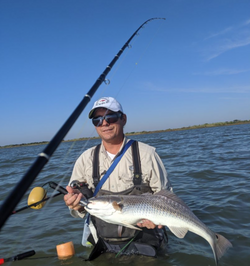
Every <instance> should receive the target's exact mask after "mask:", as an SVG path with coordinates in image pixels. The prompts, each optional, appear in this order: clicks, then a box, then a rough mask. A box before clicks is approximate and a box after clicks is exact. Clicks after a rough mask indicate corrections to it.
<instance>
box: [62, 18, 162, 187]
mask: <svg viewBox="0 0 250 266" xmlns="http://www.w3.org/2000/svg"><path fill="white" fill-rule="evenodd" d="M162 26H163V24H162V23H161V24H160V25H159V26H158V29H157V30H155V33H154V35H153V36H152V37H151V38H150V39H149V41H147V46H146V48H145V49H144V50H142V52H141V53H140V55H139V57H138V58H139V59H138V60H137V61H136V63H135V64H134V66H133V67H132V69H131V71H130V72H129V74H128V75H127V77H126V78H125V80H124V81H123V83H122V84H121V85H120V88H118V90H117V93H116V94H115V96H116V97H117V96H118V95H119V94H120V92H121V90H122V89H123V88H124V87H125V84H126V83H127V82H128V80H129V79H130V77H131V75H132V73H133V72H134V71H135V68H136V67H137V66H138V63H139V62H140V61H141V60H142V58H143V57H144V55H145V53H146V52H147V50H148V49H149V47H150V46H151V45H152V43H153V40H155V39H156V36H157V35H158V34H159V31H160V29H161V27H162ZM142 29H144V26H143V28H142ZM139 35H140V34H139V33H137V34H136V38H134V39H133V40H132V43H131V45H130V44H129V46H131V47H133V45H135V44H136V42H137V41H138V36H139ZM130 49H132V48H130ZM128 54H129V50H127V51H126V52H125V55H124V56H123V58H122V59H121V61H120V62H119V63H118V65H117V66H116V67H115V69H114V70H113V74H112V75H111V77H110V79H109V80H110V81H112V80H113V78H114V77H115V76H116V74H117V71H118V70H119V69H120V67H121V65H122V64H123V63H124V61H125V60H126V58H127V56H128ZM108 85H109V83H108V84H106V86H104V87H103V88H102V89H101V90H100V93H98V94H100V95H104V93H105V91H106V90H107V86H108ZM88 120H89V119H88V118H87V117H86V118H85V119H84V121H83V124H82V127H81V128H80V130H79V133H78V137H77V138H76V140H74V141H73V143H72V145H71V147H70V148H69V151H68V153H67V154H69V153H70V151H71V150H72V149H73V147H74V146H75V144H76V141H78V139H79V138H81V137H80V136H81V135H82V133H83V131H84V129H85V127H86V125H87V121H88ZM95 132H96V131H95V129H93V131H92V133H91V134H90V135H91V136H93V135H94V133H95ZM91 136H90V137H88V139H87V140H86V142H85V145H84V146H83V147H82V149H81V151H80V152H79V154H78V155H76V156H75V158H78V157H79V156H80V155H81V154H82V152H83V151H84V150H85V147H86V146H87V145H88V143H89V141H90V139H93V137H91ZM67 154H66V156H65V158H67ZM70 169H72V168H71V167H70ZM64 179H65V177H64V178H63V180H62V182H63V181H64ZM62 182H60V183H59V185H60V184H61V183H62Z"/></svg>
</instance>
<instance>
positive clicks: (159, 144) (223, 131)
mask: <svg viewBox="0 0 250 266" xmlns="http://www.w3.org/2000/svg"><path fill="white" fill-rule="evenodd" d="M129 138H132V139H136V140H138V141H142V142H145V143H147V144H149V145H151V146H154V147H156V150H157V152H158V154H159V155H160V157H161V159H162V161H163V163H164V165H165V167H166V169H167V172H168V177H169V179H170V180H171V183H172V186H173V188H174V192H175V193H176V194H177V195H178V196H179V197H180V198H182V199H183V200H184V201H185V202H186V203H187V205H188V206H189V207H190V208H191V209H192V211H193V212H194V213H195V215H196V216H197V217H198V218H199V219H200V220H201V221H202V222H204V223H205V224H206V225H207V226H208V227H209V228H210V229H211V230H213V231H215V232H217V233H219V234H222V235H223V236H225V237H226V238H227V239H228V240H230V241H231V243H232V244H233V248H231V249H229V250H228V251H227V253H226V254H225V255H224V257H222V259H221V260H220V265H227V266H248V265H250V124H245V125H233V126H224V127H214V128H203V129H192V130H185V131H174V132H163V133H152V134H145V135H137V136H133V137H129ZM99 142H100V140H99V139H95V140H89V141H76V142H64V143H62V144H61V145H60V146H59V148H58V149H57V150H56V152H55V153H54V155H53V156H52V158H51V159H50V161H49V162H48V164H47V165H46V166H45V168H44V169H43V170H42V172H41V173H40V174H39V176H38V177H37V178H36V180H35V181H34V182H33V184H32V186H31V187H30V189H29V190H28V191H27V193H26V194H25V196H24V197H23V199H22V200H21V202H20V203H19V204H18V206H17V208H16V209H19V208H21V207H23V206H26V205H27V199H28V195H29V193H30V191H31V189H32V188H34V187H37V186H43V185H44V184H45V183H47V182H49V181H54V182H56V183H60V185H61V186H64V187H65V186H66V185H67V183H68V180H69V178H70V175H71V171H72V168H73V165H74V162H75V160H76V159H77V158H78V156H79V155H80V154H81V153H82V152H83V151H84V150H86V149H88V148H89V147H92V146H94V145H96V144H98V143H99ZM44 148H45V145H37V146H23V147H15V148H4V149H0V182H1V190H0V203H2V202H3V200H4V199H5V198H6V197H7V195H8V194H9V193H10V192H11V190H12V189H13V187H14V186H15V185H16V183H17V182H18V181H19V180H20V179H21V178H22V176H23V175H24V174H25V173H26V171H27V170H28V168H29V167H30V166H31V165H32V163H33V162H34V160H35V159H36V157H37V155H38V154H39V153H40V152H42V150H43V149H44ZM46 188H48V186H46ZM52 193H53V190H52V189H50V188H48V195H51V194H52ZM82 228H83V220H82V219H75V218H73V217H71V216H70V214H69V211H68V208H67V207H66V206H65V204H64V201H63V196H62V195H61V196H58V197H55V198H54V199H52V200H51V201H49V202H48V203H46V205H45V206H44V207H43V208H42V209H40V210H34V209H27V210H23V211H21V212H18V213H16V214H13V215H11V217H10V218H9V219H8V220H7V222H6V223H5V225H4V226H3V228H2V229H1V231H0V258H8V257H12V256H14V255H17V254H19V253H23V252H26V251H29V250H35V252H36V255H35V256H33V257H30V258H29V259H24V260H20V261H13V262H8V264H7V263H6V265H12V264H13V265H17V266H18V265H21V266H24V265H25V266H26V265H39V266H40V265H72V266H76V265H102V266H107V265H110V264H113V265H116V264H121V265H153V266H156V265H157V266H161V265H165V266H167V265H169V266H174V265H178V266H184V265H185V266H195V265H215V262H214V258H213V253H212V250H211V247H210V246H209V244H208V243H207V242H206V241H205V240H204V239H203V238H201V237H200V236H197V235H195V234H193V233H190V232H189V233H188V234H187V235H186V237H185V238H184V239H178V238H176V237H175V236H174V235H173V234H172V233H171V232H169V231H168V232H169V233H168V238H169V240H168V243H167V244H166V247H165V250H164V252H162V253H161V254H159V256H158V257H157V258H148V257H142V256H136V255H134V256H131V257H125V256H121V257H118V258H115V255H114V254H104V255H101V256H100V257H99V258H97V259H96V260H94V261H91V262H88V261H85V259H86V258H87V257H88V255H89V253H90V251H91V248H86V247H83V246H82V245H81V239H82ZM69 241H73V243H74V247H75V251H76V254H75V256H74V257H72V258H71V259H68V260H65V261H63V260H59V259H58V257H57V252H56V246H57V245H59V244H62V243H65V242H69Z"/></svg>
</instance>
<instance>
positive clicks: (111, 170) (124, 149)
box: [85, 139, 134, 224]
mask: <svg viewBox="0 0 250 266" xmlns="http://www.w3.org/2000/svg"><path fill="white" fill-rule="evenodd" d="M133 142H134V140H132V139H131V140H129V141H128V142H127V143H126V145H125V146H124V147H123V148H122V150H121V152H120V154H119V155H118V156H117V157H116V158H115V160H114V162H113V163H112V164H111V166H110V167H109V169H108V171H107V172H106V174H105V175H104V176H103V178H102V179H101V180H100V181H99V183H98V184H97V186H96V188H95V191H94V194H93V197H95V196H96V194H97V193H98V192H99V191H100V189H101V188H102V186H103V184H104V183H105V181H106V180H107V179H108V177H109V175H110V174H111V173H112V172H113V170H114V169H115V167H116V165H117V164H118V163H119V161H120V160H121V158H122V156H123V155H124V153H125V152H126V151H127V149H128V148H129V147H130V146H131V145H132V143H133ZM89 218H90V215H89V213H87V215H86V220H85V223H86V224H89Z"/></svg>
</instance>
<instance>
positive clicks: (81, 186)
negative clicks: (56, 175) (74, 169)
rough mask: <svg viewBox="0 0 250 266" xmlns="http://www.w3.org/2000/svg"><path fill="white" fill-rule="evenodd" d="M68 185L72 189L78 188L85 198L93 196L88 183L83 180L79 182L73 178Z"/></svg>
mask: <svg viewBox="0 0 250 266" xmlns="http://www.w3.org/2000/svg"><path fill="white" fill-rule="evenodd" d="M70 186H71V187H72V188H73V189H78V190H79V191H80V192H81V193H82V194H83V196H84V197H85V198H87V199H89V198H92V197H93V191H92V190H91V189H89V188H88V184H87V183H85V182H80V181H78V180H73V181H72V182H71V183H70Z"/></svg>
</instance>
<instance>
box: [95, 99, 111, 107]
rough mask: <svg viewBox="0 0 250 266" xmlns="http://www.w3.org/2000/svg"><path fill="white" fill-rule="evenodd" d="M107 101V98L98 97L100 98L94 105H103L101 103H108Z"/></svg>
mask: <svg viewBox="0 0 250 266" xmlns="http://www.w3.org/2000/svg"><path fill="white" fill-rule="evenodd" d="M108 102H109V100H108V99H100V100H99V101H98V102H97V103H96V106H99V105H103V104H106V103H108Z"/></svg>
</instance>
